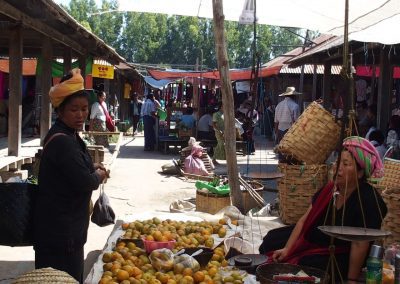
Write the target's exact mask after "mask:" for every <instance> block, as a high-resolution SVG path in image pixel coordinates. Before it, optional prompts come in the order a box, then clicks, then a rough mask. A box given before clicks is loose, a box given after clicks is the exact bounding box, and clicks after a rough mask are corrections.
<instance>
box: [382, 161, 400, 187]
mask: <svg viewBox="0 0 400 284" xmlns="http://www.w3.org/2000/svg"><path fill="white" fill-rule="evenodd" d="M383 165H384V168H385V169H384V176H383V178H382V180H381V181H380V182H379V186H380V187H384V188H396V187H397V188H398V187H399V178H400V161H399V160H394V159H390V158H385V159H384V161H383Z"/></svg>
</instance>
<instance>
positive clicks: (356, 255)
mask: <svg viewBox="0 0 400 284" xmlns="http://www.w3.org/2000/svg"><path fill="white" fill-rule="evenodd" d="M343 147H344V148H343V151H342V153H341V159H340V165H339V168H338V173H337V176H336V181H335V182H328V184H327V185H326V186H325V187H323V188H322V189H321V190H319V191H318V192H317V193H316V194H315V195H314V197H313V199H312V203H311V206H310V207H309V208H308V210H307V212H306V213H305V214H304V215H303V216H302V217H301V218H300V220H299V221H298V222H297V224H296V225H295V226H287V227H283V228H279V229H274V230H271V231H269V232H268V234H267V235H266V236H265V237H264V240H263V243H262V244H261V246H260V248H259V250H260V253H263V254H267V255H268V256H270V259H269V260H268V261H269V262H272V261H274V262H282V263H292V264H299V265H304V266H310V267H315V268H319V269H321V270H324V271H325V270H326V269H327V265H328V260H329V245H330V237H329V236H328V235H326V234H324V233H322V232H321V231H320V230H319V229H318V226H322V225H332V211H333V210H332V207H334V209H335V213H334V214H335V216H336V217H335V224H334V225H335V226H352V227H362V228H364V227H365V228H373V229H380V227H381V222H382V220H383V218H384V217H385V215H386V212H387V208H386V205H385V203H384V202H383V200H382V198H381V196H380V194H379V193H378V192H377V191H376V190H375V189H374V188H373V187H372V186H371V185H370V184H369V183H367V179H368V178H371V177H373V178H379V177H382V175H383V166H382V161H381V159H380V158H379V154H378V153H377V151H376V149H375V147H374V146H373V145H372V144H371V143H370V142H369V141H368V140H366V139H364V138H361V137H357V136H352V137H348V138H346V139H345V140H344V141H343ZM332 196H334V197H335V199H336V201H335V202H334V201H333V199H334V198H333V197H332ZM360 204H362V206H360ZM334 245H335V257H336V261H337V263H338V267H339V270H340V273H341V276H342V277H343V279H347V281H348V283H349V282H353V281H356V280H357V278H358V277H359V274H360V272H361V268H362V267H363V266H364V264H365V260H366V257H367V254H368V251H369V248H370V245H371V243H370V242H369V241H352V242H349V241H343V240H340V239H334ZM336 275H337V276H339V274H338V273H337V274H336Z"/></svg>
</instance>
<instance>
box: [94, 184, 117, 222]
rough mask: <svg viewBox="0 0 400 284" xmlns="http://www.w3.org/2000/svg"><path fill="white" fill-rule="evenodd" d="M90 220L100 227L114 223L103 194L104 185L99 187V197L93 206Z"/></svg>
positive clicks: (106, 198)
mask: <svg viewBox="0 0 400 284" xmlns="http://www.w3.org/2000/svg"><path fill="white" fill-rule="evenodd" d="M91 220H92V222H93V223H95V224H96V225H98V226H100V227H104V226H107V225H111V224H114V223H115V213H114V210H113V209H112V208H111V205H110V201H109V200H108V197H107V195H106V194H105V193H104V183H103V184H102V185H101V186H100V196H99V198H98V199H97V201H96V203H95V204H94V207H93V213H92V217H91Z"/></svg>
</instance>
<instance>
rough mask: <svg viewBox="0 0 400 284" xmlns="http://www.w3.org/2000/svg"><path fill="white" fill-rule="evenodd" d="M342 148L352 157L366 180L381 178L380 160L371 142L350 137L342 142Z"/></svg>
mask: <svg viewBox="0 0 400 284" xmlns="http://www.w3.org/2000/svg"><path fill="white" fill-rule="evenodd" d="M343 147H344V148H345V149H347V151H349V152H350V153H351V154H352V155H353V157H354V158H355V159H356V161H357V164H358V165H359V166H360V167H361V168H362V169H363V170H364V173H365V176H366V177H367V178H370V177H371V178H373V179H378V178H381V177H383V164H382V160H381V158H380V157H379V154H378V152H377V151H376V148H375V147H374V146H373V145H372V144H371V142H369V141H368V140H367V139H364V138H362V137H359V136H350V137H347V138H345V139H344V140H343Z"/></svg>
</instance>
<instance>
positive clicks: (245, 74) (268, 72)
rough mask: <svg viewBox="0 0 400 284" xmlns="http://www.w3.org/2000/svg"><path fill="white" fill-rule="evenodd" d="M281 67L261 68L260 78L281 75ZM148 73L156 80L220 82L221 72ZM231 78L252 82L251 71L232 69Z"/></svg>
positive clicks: (151, 71)
mask: <svg viewBox="0 0 400 284" xmlns="http://www.w3.org/2000/svg"><path fill="white" fill-rule="evenodd" d="M280 69H281V66H274V67H271V68H267V67H264V68H261V69H260V71H259V74H258V77H268V76H272V75H277V74H279V70H280ZM147 72H148V73H149V74H150V75H151V77H153V78H154V79H156V80H162V79H180V78H188V77H191V78H200V77H201V78H205V79H215V80H219V78H220V76H219V71H217V70H214V71H208V72H200V71H183V70H165V71H162V70H154V69H148V70H147ZM230 77H231V80H232V81H237V80H250V79H251V69H231V70H230Z"/></svg>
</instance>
